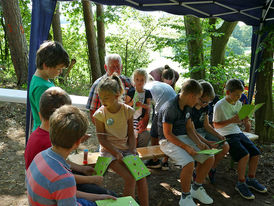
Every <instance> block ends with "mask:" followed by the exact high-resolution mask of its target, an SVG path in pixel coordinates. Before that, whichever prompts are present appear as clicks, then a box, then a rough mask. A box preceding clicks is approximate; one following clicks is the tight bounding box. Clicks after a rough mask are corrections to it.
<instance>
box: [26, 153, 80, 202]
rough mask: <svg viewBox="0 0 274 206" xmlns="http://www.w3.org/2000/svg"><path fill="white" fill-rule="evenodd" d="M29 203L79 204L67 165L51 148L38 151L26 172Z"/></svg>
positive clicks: (74, 184)
mask: <svg viewBox="0 0 274 206" xmlns="http://www.w3.org/2000/svg"><path fill="white" fill-rule="evenodd" d="M26 184H27V192H28V200H29V205H31V206H40V205H51V206H53V205H58V206H59V205H64V206H77V205H78V206H79V205H81V204H79V203H77V201H76V182H75V179H74V176H73V175H72V173H71V171H70V167H69V165H68V164H67V163H66V161H65V160H64V158H63V157H61V156H60V155H59V154H57V153H55V152H54V151H53V150H52V149H51V148H49V149H47V150H44V151H42V152H40V153H39V154H38V155H36V157H35V158H34V160H33V161H32V163H31V165H30V166H29V168H28V170H27V174H26Z"/></svg>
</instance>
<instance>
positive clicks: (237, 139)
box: [225, 133, 261, 162]
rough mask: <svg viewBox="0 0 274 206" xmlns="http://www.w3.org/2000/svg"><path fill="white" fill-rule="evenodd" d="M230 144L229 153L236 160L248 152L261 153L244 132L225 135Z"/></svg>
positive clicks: (252, 154)
mask: <svg viewBox="0 0 274 206" xmlns="http://www.w3.org/2000/svg"><path fill="white" fill-rule="evenodd" d="M225 137H226V139H227V142H228V144H229V146H230V149H229V154H230V155H231V157H232V159H233V160H234V161H235V162H238V161H239V160H240V159H242V158H243V157H244V156H246V155H247V154H249V155H250V157H252V156H257V155H260V154H261V152H260V151H259V149H258V148H257V147H256V146H255V145H254V143H253V142H252V141H251V140H250V139H248V137H246V136H245V135H244V133H239V134H230V135H227V136H225Z"/></svg>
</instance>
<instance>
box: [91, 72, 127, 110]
mask: <svg viewBox="0 0 274 206" xmlns="http://www.w3.org/2000/svg"><path fill="white" fill-rule="evenodd" d="M106 77H107V75H106V74H105V75H104V76H102V77H100V78H98V79H97V80H96V81H95V82H94V83H93V85H92V87H91V89H90V93H89V97H88V102H87V105H86V108H87V109H89V110H91V111H93V113H94V112H95V111H96V110H97V109H99V108H100V107H101V102H100V99H99V95H98V85H99V82H100V81H101V80H102V79H103V78H106ZM119 77H120V79H121V80H122V83H123V85H124V89H125V91H124V92H125V94H127V91H128V90H129V88H131V87H132V83H131V80H130V78H128V77H126V76H124V75H120V76H119Z"/></svg>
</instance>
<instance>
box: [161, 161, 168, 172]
mask: <svg viewBox="0 0 274 206" xmlns="http://www.w3.org/2000/svg"><path fill="white" fill-rule="evenodd" d="M161 169H162V170H165V171H166V170H169V166H168V162H164V163H162V168H161Z"/></svg>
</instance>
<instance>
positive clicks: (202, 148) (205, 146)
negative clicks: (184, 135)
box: [197, 142, 209, 150]
mask: <svg viewBox="0 0 274 206" xmlns="http://www.w3.org/2000/svg"><path fill="white" fill-rule="evenodd" d="M197 146H198V147H199V149H200V150H206V149H209V147H208V146H207V144H205V143H203V142H200V143H199V144H198V145H197Z"/></svg>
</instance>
